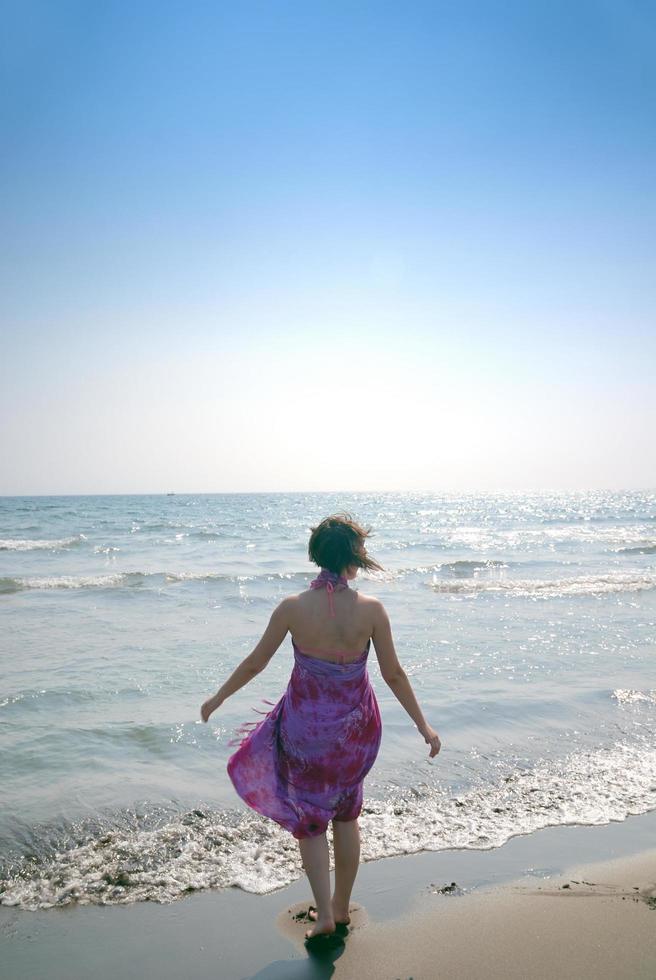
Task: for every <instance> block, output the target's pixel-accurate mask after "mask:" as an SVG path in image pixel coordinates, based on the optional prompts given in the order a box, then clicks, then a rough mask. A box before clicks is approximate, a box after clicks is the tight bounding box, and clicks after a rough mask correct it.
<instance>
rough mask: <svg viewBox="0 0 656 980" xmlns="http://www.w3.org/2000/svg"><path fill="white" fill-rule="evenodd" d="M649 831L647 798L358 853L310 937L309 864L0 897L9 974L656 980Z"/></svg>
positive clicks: (262, 979) (654, 855) (653, 827)
mask: <svg viewBox="0 0 656 980" xmlns="http://www.w3.org/2000/svg"><path fill="white" fill-rule="evenodd" d="M655 842H656V811H652V812H651V813H648V814H644V815H642V816H636V817H630V818H629V819H628V820H626V821H624V822H622V823H614V824H610V825H606V826H601V827H557V828H549V829H546V830H543V831H540V832H538V833H535V834H532V835H529V836H526V837H517V838H513V839H512V840H511V841H509V842H508V843H507V844H506V845H505V846H504V847H502V848H497V849H495V850H491V851H442V852H435V853H424V854H418V855H408V856H404V857H400V858H392V859H388V860H384V861H376V862H371V863H369V864H365V865H362V867H361V869H360V873H359V877H358V881H357V890H356V893H355V895H354V898H355V899H356V900H357V901H356V902H354V904H357V905H358V906H359V907H360V911H359V912H358V915H357V916H354V919H353V923H352V926H353V927H352V929H351V930H349V931H348V933H345V934H344V935H342V936H337V937H335V938H334V939H333V940H331V941H328V942H326V943H325V944H322V945H320V946H318V947H317V948H315V949H313V950H312V949H311V950H310V951H308V950H307V948H306V947H305V946H304V944H303V933H304V931H305V929H306V928H307V922H304V921H303V912H304V910H305V909H307V905H308V902H309V900H310V893H309V889H308V886H307V883H306V882H305V881H303V880H299V881H297V882H295V883H294V884H292V885H290V886H289V887H287V888H284V889H281V890H280V891H277V892H274V893H271V894H269V895H265V896H256V895H249V894H246V893H244V892H241V891H239V890H237V889H230V890H226V891H219V892H203V893H198V894H196V895H192V896H190V897H189V898H187V899H184V900H182V901H178V902H174V903H172V904H171V905H156V904H152V903H139V904H136V905H127V906H111V907H89V906H86V907H75V906H69V907H65V908H61V909H51V910H45V911H41V912H22V911H17V910H12V909H8V908H0V943H1V947H2V964H3V970H2V975H3V977H6V978H7V980H28V978H29V980H46V978H48V980H60V978H61V980H63V978H66V980H78V978H80V980H82V978H85V980H86V978H87V977H89V976H93V977H94V978H95V980H109V978H110V977H111V978H116V977H121V978H132V977H134V978H137V977H139V978H143V977H149V976H156V977H158V980H173V978H175V980H195V978H201V977H203V978H207V977H215V978H218V980H244V978H251V977H252V978H257V980H320V978H327V977H335V978H339V977H342V978H344V980H351V978H353V980H368V978H372V980H373V978H375V980H409V978H413V980H441V978H444V980H449V978H452V977H453V978H455V977H458V978H459V980H477V978H479V977H480V978H481V980H483V978H485V980H495V978H497V977H498V978H501V977H503V978H504V980H509V978H517V980H519V978H522V980H542V978H544V980H547V978H554V977H557V978H558V980H570V978H571V980H575V978H576V980H585V978H587V977H595V980H606V978H607V980H611V978H612V980H642V978H645V980H646V978H649V980H653V978H654V977H656V849H655V847H654V845H655ZM601 858H603V859H604V860H603V862H602V861H600V859H601ZM608 859H610V860H608ZM453 882H455V887H453V886H452V883H453ZM299 913H300V914H301V917H300V918H298V919H295V916H298V915H299Z"/></svg>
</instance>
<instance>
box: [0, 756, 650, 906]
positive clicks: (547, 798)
mask: <svg viewBox="0 0 656 980" xmlns="http://www.w3.org/2000/svg"><path fill="white" fill-rule="evenodd" d="M654 808H656V749H654V747H653V739H652V740H651V741H650V740H649V739H647V738H645V740H644V744H643V743H640V742H639V743H637V744H636V743H632V744H626V743H619V742H618V743H615V744H614V745H611V746H610V748H608V749H604V750H596V751H578V752H573V753H571V754H569V755H567V756H566V757H565V758H561V759H555V760H548V761H547V760H540V761H539V762H538V763H537V764H536V765H535V766H534V767H533V768H532V769H530V770H529V769H525V768H514V769H511V770H510V771H509V772H508V773H507V774H506V775H504V776H501V777H499V778H498V779H497V781H496V782H494V783H492V784H485V785H482V786H476V787H474V788H472V789H469V790H467V791H464V792H461V793H451V792H449V791H447V790H445V789H442V788H441V787H426V786H422V787H419V788H411V789H410V790H408V791H407V792H405V793H403V794H401V795H397V796H395V797H393V798H391V799H386V800H374V801H370V802H368V803H367V804H366V805H365V807H363V810H362V814H361V817H360V824H361V827H362V837H363V852H362V857H363V860H365V861H372V860H378V859H380V858H385V857H392V856H394V855H399V854H410V853H416V852H419V851H439V850H446V849H453V848H459V849H472V850H481V849H492V848H495V847H500V846H501V845H503V844H505V843H506V841H508V840H509V839H510V838H511V837H515V836H517V835H519V834H529V833H533V832H534V831H536V830H540V829H542V828H544V827H554V826H561V825H565V824H579V825H598V824H607V823H609V822H610V821H611V820H624V819H626V817H627V816H629V815H631V814H638V813H645V812H647V811H649V810H653V809H654ZM160 811H161V812H160ZM160 811H158V808H157V807H154V806H152V807H149V808H148V807H146V808H145V810H144V811H143V812H136V811H134V810H127V811H120V812H118V813H117V814H114V815H110V816H109V817H107V818H100V819H95V820H91V821H87V822H86V823H83V824H75V823H70V824H68V825H66V826H64V827H61V826H54V827H50V828H47V827H46V828H43V827H37V828H33V829H32V831H31V834H30V837H29V841H24V842H23V843H22V844H21V851H22V853H21V855H20V856H16V857H14V858H11V857H8V858H7V859H6V860H5V862H4V865H3V867H2V869H0V904H2V905H7V906H14V907H17V908H22V909H28V910H35V909H42V908H51V907H54V906H61V905H69V904H71V903H77V904H80V905H89V904H94V905H115V904H129V903H134V902H139V901H156V902H172V901H174V900H176V899H178V898H181V897H182V896H184V895H185V894H188V893H190V892H194V891H198V890H201V889H207V888H229V887H238V888H242V889H243V890H245V891H249V892H253V893H258V894H264V893H267V892H271V891H274V890H275V889H277V888H280V887H282V886H283V885H286V884H289V883H290V882H291V881H293V880H294V879H296V878H298V877H299V876H300V874H301V873H302V869H301V864H300V859H299V853H298V848H297V846H296V841H295V840H294V839H293V838H292V837H291V835H290V834H288V833H286V832H285V831H283V830H281V829H280V828H279V827H278V826H277V824H275V823H273V821H270V820H266V819H264V818H262V817H259V816H257V815H253V814H251V813H250V812H247V813H243V812H237V811H234V810H229V811H216V810H212V809H211V808H209V807H208V808H205V807H202V806H201V807H199V808H198V809H194V810H188V811H186V812H184V813H172V812H170V811H163V810H161V808H160Z"/></svg>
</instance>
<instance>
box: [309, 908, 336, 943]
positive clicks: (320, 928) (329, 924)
mask: <svg viewBox="0 0 656 980" xmlns="http://www.w3.org/2000/svg"><path fill="white" fill-rule="evenodd" d="M310 910H311V911H312V913H313V914H312V915H310V911H308V919H312V921H313V922H314V925H313V926H312V928H311V929H308V931H307V932H306V933H305V938H306V939H314V938H315V937H316V936H330V935H332V933H334V931H335V920H334V919H318V918H317V910H316V909H315V908H314V906H313V905H311V906H310Z"/></svg>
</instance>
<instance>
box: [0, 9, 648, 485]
mask: <svg viewBox="0 0 656 980" xmlns="http://www.w3.org/2000/svg"><path fill="white" fill-rule="evenodd" d="M655 55H656V8H655V7H654V5H653V4H652V3H650V2H647V0H594V2H593V0H566V2H560V0H547V2H542V0H535V2H531V3H526V2H525V0H521V2H514V0H506V2H500V0H498V2H492V0H490V2H486V0H480V2H475V0H460V2H455V0H453V2H441V0H432V2H423V0H404V2H400V0H398V2H394V3H388V2H385V0H377V2H367V0H356V2H354V0H348V2H342V0H330V2H326V0H313V2H311V3H308V2H283V0H266V2H250V0H239V2H229V0H225V2H224V0H222V2H220V3H216V2H199V0H187V2H184V3H183V2H167V0H157V2H150V0H139V2H138V3H134V2H125V3H123V2H113V0H107V2H103V3H102V4H99V3H98V4H93V3H91V4H90V3H88V2H87V0H83V2H69V0H58V2H57V3H56V4H55V3H52V2H51V0H44V2H40V3H39V2H34V0H8V2H7V0H6V2H5V3H3V5H2V31H0V113H1V118H2V126H1V127H0V255H1V262H0V418H1V419H2V425H1V426H0V494H3V495H13V494H68V493H71V494H78V493H79V494H82V493H151V492H152V493H157V492H166V491H176V492H179V493H184V492H230V491H237V492H244V491H313V490H358V491H367V490H426V491H436V492H439V491H440V490H445V491H454V490H455V491H458V490H463V491H469V490H490V491H492V490H523V489H526V490H528V489H563V490H570V489H572V490H574V489H586V488H591V487H601V488H610V489H612V488H617V489H625V488H653V487H656V440H655V439H654V436H653V433H654V431H655V429H656V385H654V383H653V381H654V367H655V364H656V339H655V338H656V330H655V323H654V309H655V303H654V300H655V298H656V297H655V292H656V286H655V284H656V269H655V268H654V266H655V263H654V259H655V258H656V235H655V230H656V220H655V218H656V195H655V194H654V174H655V173H656V167H655V164H656V152H655V151H656V99H655V95H656V58H655Z"/></svg>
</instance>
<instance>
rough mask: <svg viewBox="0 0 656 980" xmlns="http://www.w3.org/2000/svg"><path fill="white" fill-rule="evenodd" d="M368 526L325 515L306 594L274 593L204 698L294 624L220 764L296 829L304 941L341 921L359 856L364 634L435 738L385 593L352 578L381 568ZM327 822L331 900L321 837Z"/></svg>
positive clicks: (240, 682) (371, 728)
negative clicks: (262, 623)
mask: <svg viewBox="0 0 656 980" xmlns="http://www.w3.org/2000/svg"><path fill="white" fill-rule="evenodd" d="M369 533H370V532H369V531H367V530H364V529H363V528H362V527H360V525H359V524H357V523H356V522H355V521H353V520H352V519H351V517H350V516H349V515H348V514H337V515H334V516H332V517H327V518H326V519H325V520H323V521H322V522H321V523H320V524H319V525H318V527H315V528H312V535H311V537H310V542H309V545H308V554H309V557H310V559H311V560H312V561H313V562H315V564H317V565H319V567H320V569H321V573H320V575H319V576H318V577H317V578H316V579H315V580H314V581H313V582H312V583H311V585H310V588H309V589H308V590H307V591H306V592H301V594H300V595H295V596H289V597H288V598H286V599H283V601H282V602H281V603H280V605H279V606H278V607H277V608H276V609H275V610H274V612H273V614H272V616H271V619H270V622H269V625H268V626H267V628H266V630H265V632H264V635H263V636H262V639H261V640H260V642H259V643H258V644H257V646H256V647H255V649H254V650H253V652H252V653H251V654H249V656H248V657H246V659H245V660H244V661H243V662H242V663H241V664H240V665H239V666H238V667H237V669H236V670H235V671H234V672H233V673H232V674H231V676H230V677H229V678H228V680H227V681H226V682H225V684H224V685H223V686H222V687H221V688H220V689H219V690H218V691H217V693H216V694H215V695H214V696H213V697H211V698H209V700H207V701H206V702H205V703H204V704H203V706H202V708H201V717H202V719H203V721H207V720H208V719H209V717H210V715H211V714H212V712H213V711H215V710H216V709H217V708H218V707H219V706H220V705H221V704H223V702H224V701H225V699H226V698H228V697H230V695H231V694H234V693H235V691H238V690H239V689H240V688H241V687H243V686H244V684H247V683H248V682H249V681H251V680H252V679H253V678H254V677H255V676H256V674H259V673H260V671H262V670H264V668H265V667H266V665H267V664H268V662H269V660H270V659H271V657H272V656H273V654H274V653H275V652H276V650H277V649H278V647H279V646H280V644H281V643H282V641H283V640H284V639H285V637H286V635H287V633H291V637H292V646H293V648H294V661H295V662H294V669H293V671H292V675H291V678H290V681H289V684H288V687H287V690H286V692H285V694H284V695H283V697H282V698H281V699H280V701H278V703H277V704H276V705H275V706H274V707H273V709H272V710H271V711H270V712H269V713H268V714H267V715H266V717H265V718H264V719H263V720H262V721H260V722H258V723H257V724H255V723H254V722H251V723H248V724H251V725H255V727H254V728H253V730H252V731H251V732H249V733H248V734H247V735H246V737H245V738H244V739H243V740H242V742H241V744H240V747H239V748H238V749H237V751H236V752H235V753H234V755H232V756H231V758H230V759H229V761H228V773H229V775H230V778H231V780H232V782H233V784H234V786H235V789H236V790H237V792H238V793H239V795H240V796H241V797H242V799H243V800H244V801H245V802H246V803H248V805H249V806H251V807H252V808H253V809H255V810H257V812H258V813H262V814H264V815H265V816H267V817H270V818H271V819H272V820H275V821H276V822H277V823H279V824H280V825H281V826H282V827H285V828H286V829H287V830H289V831H290V832H291V833H292V834H293V835H294V837H296V838H297V839H298V843H299V847H300V851H301V860H302V862H303V867H304V868H305V871H306V873H307V876H308V879H309V881H310V886H311V888H312V892H313V895H314V900H315V903H316V911H315V910H312V909H311V912H310V914H311V917H312V918H314V920H315V924H314V926H313V928H312V929H310V930H309V931H308V932H306V938H307V939H312V938H313V937H314V936H318V935H323V934H326V933H331V932H334V931H335V926H336V924H338V923H348V922H349V921H350V918H349V901H350V898H351V890H352V888H353V883H354V881H355V876H356V874H357V870H358V864H359V860H360V835H359V829H358V821H357V818H358V816H359V814H360V810H361V808H362V781H363V779H364V777H365V776H366V774H367V773H368V772H369V770H370V769H371V767H372V765H373V763H374V760H375V758H376V755H377V753H378V748H379V745H380V739H381V723H380V714H379V711H378V704H377V701H376V696H375V694H374V692H373V689H372V687H371V685H370V683H369V677H368V674H367V655H368V653H369V646H370V643H371V641H372V640H373V644H374V648H375V650H376V656H377V658H378V663H379V664H380V671H381V674H382V675H383V680H384V681H385V682H386V683H387V684H388V685H389V687H390V688H391V689H392V691H393V692H394V694H395V695H396V697H397V698H398V700H399V701H400V703H401V704H402V705H403V707H404V708H405V710H406V711H407V712H408V714H409V715H410V717H411V718H412V720H413V721H414V723H415V724H416V726H417V728H418V730H419V733H420V734H421V735H422V736H423V738H424V740H425V741H426V742H427V743H428V744H429V746H430V753H429V754H430V757H431V758H432V757H433V756H435V755H437V753H438V752H439V751H440V739H439V736H438V735H437V732H435V731H434V730H433V729H432V728H431V726H430V725H429V724H427V722H426V720H425V719H424V716H423V714H422V712H421V708H420V707H419V705H418V704H417V700H416V698H415V695H414V693H413V690H412V688H411V686H410V682H409V680H408V678H407V676H406V674H405V672H404V671H403V668H402V667H401V665H400V663H399V661H398V658H397V655H396V652H395V649H394V642H393V640H392V632H391V629H390V622H389V619H388V616H387V613H386V611H385V609H384V607H383V605H382V603H381V602H379V601H378V599H374V598H372V597H370V596H364V595H362V593H361V592H355V591H353V590H351V589H350V588H349V581H352V580H353V579H354V578H355V577H356V575H357V573H358V569H359V568H365V569H378V570H382V569H381V566H380V565H379V564H378V562H376V561H374V559H373V558H370V557H369V555H368V554H367V551H366V548H365V539H366V538H367V537H368V536H369ZM269 703H270V702H269ZM247 727H248V726H247V725H246V726H242V731H244V729H246V728H247ZM330 821H332V826H333V845H334V851H335V889H334V892H333V895H332V899H331V895H330V874H329V856H328V842H327V840H326V828H327V826H328V823H329V822H330ZM313 913H314V914H313Z"/></svg>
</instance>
